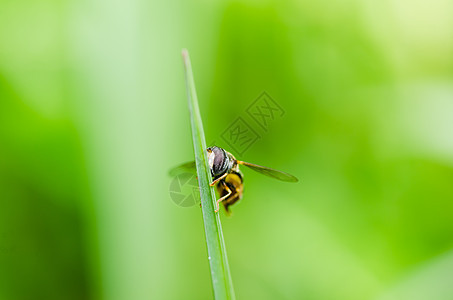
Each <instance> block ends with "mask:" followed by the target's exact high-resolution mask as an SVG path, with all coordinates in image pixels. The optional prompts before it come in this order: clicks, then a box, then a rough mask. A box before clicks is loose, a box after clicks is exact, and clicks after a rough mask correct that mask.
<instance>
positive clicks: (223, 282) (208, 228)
mask: <svg viewBox="0 0 453 300" xmlns="http://www.w3.org/2000/svg"><path fill="white" fill-rule="evenodd" d="M182 56H183V60H184V67H185V75H186V84H187V97H188V103H189V111H190V123H191V127H192V138H193V147H194V153H195V162H196V167H197V175H198V184H199V186H200V196H201V208H202V213H203V222H204V229H205V234H206V245H207V248H208V261H209V267H210V270H211V279H212V288H213V290H214V298H215V299H235V296H234V290H233V283H232V280H231V274H230V268H229V266H228V258H227V254H226V250H225V241H224V239H223V233H222V225H221V223H220V216H219V214H218V213H215V212H214V210H215V202H216V199H215V193H214V189H213V188H212V187H211V186H210V185H209V183H210V182H211V181H212V178H211V172H210V171H209V166H208V160H207V157H206V155H207V154H206V140H205V137H204V131H203V124H202V122H201V115H200V110H199V107H198V99H197V93H196V90H195V82H194V78H193V73H192V66H191V63H190V58H189V53H188V52H187V50H185V49H184V50H183V51H182Z"/></svg>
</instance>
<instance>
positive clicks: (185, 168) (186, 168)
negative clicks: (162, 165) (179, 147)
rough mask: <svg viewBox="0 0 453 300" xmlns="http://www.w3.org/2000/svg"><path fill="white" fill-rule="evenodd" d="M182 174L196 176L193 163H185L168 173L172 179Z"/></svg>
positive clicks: (195, 168)
mask: <svg viewBox="0 0 453 300" xmlns="http://www.w3.org/2000/svg"><path fill="white" fill-rule="evenodd" d="M182 173H191V174H197V167H196V165H195V161H191V162H187V163H185V164H182V165H179V166H177V167H174V168H172V169H170V171H169V172H168V174H169V175H170V176H172V177H175V176H177V175H179V174H182Z"/></svg>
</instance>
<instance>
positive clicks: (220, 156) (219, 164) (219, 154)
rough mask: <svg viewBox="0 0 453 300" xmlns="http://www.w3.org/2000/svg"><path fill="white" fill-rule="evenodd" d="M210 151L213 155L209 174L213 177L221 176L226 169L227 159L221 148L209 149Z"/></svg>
mask: <svg viewBox="0 0 453 300" xmlns="http://www.w3.org/2000/svg"><path fill="white" fill-rule="evenodd" d="M210 150H211V151H212V153H211V155H213V160H212V166H211V171H212V172H211V173H212V175H213V176H214V177H216V176H219V175H222V174H223V173H225V171H226V169H227V167H228V157H227V155H226V153H225V151H224V150H223V149H222V148H219V147H211V148H210Z"/></svg>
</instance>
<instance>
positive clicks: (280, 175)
mask: <svg viewBox="0 0 453 300" xmlns="http://www.w3.org/2000/svg"><path fill="white" fill-rule="evenodd" d="M237 163H238V164H240V165H244V166H246V167H249V168H250V169H252V170H254V171H256V172H258V173H261V174H264V175H266V176H269V177H272V178H275V179H278V180H281V181H287V182H298V181H299V179H297V178H296V177H295V176H293V175H291V174H288V173H285V172H282V171H278V170H275V169H272V168H268V167H263V166H259V165H255V164H251V163H248V162H245V161H238V162H237Z"/></svg>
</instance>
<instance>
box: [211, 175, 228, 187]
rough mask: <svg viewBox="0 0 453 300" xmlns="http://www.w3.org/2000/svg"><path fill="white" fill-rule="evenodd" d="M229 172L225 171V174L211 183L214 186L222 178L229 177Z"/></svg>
mask: <svg viewBox="0 0 453 300" xmlns="http://www.w3.org/2000/svg"><path fill="white" fill-rule="evenodd" d="M227 175H228V173H225V174H223V175H222V176H220V177H219V178H217V179H216V180H214V181H213V182H211V183H210V184H209V185H210V186H214V185H215V184H216V183H217V182H219V181H220V180H222V179H223V178H225V177H227Z"/></svg>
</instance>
